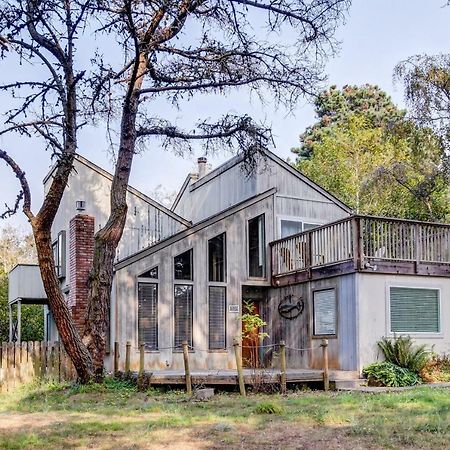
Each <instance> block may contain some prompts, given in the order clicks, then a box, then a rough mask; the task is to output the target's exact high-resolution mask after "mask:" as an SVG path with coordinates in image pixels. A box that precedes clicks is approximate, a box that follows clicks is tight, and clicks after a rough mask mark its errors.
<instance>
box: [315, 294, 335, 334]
mask: <svg viewBox="0 0 450 450" xmlns="http://www.w3.org/2000/svg"><path fill="white" fill-rule="evenodd" d="M313 310H314V335H316V336H330V335H335V334H336V333H337V325H336V291H335V289H324V290H323V291H315V292H314V294H313Z"/></svg>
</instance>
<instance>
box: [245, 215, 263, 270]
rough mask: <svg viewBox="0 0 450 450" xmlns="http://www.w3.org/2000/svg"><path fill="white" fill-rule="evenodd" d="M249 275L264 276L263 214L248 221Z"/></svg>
mask: <svg viewBox="0 0 450 450" xmlns="http://www.w3.org/2000/svg"><path fill="white" fill-rule="evenodd" d="M248 260H249V276H251V277H258V278H262V277H264V276H265V265H266V243H265V235H264V214H262V215H260V216H258V217H255V218H254V219H251V220H249V221H248Z"/></svg>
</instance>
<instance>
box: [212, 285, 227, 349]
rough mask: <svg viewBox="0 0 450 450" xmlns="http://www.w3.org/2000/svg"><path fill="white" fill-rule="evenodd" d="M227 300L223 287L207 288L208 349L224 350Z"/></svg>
mask: <svg viewBox="0 0 450 450" xmlns="http://www.w3.org/2000/svg"><path fill="white" fill-rule="evenodd" d="M226 312H227V299H226V288H225V286H210V287H209V349H210V350H222V349H225V348H226Z"/></svg>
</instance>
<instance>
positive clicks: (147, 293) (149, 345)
mask: <svg viewBox="0 0 450 450" xmlns="http://www.w3.org/2000/svg"><path fill="white" fill-rule="evenodd" d="M138 301H139V305H138V334H139V342H140V343H141V342H143V343H144V344H145V348H146V349H150V350H156V349H158V285H157V284H156V283H139V295H138Z"/></svg>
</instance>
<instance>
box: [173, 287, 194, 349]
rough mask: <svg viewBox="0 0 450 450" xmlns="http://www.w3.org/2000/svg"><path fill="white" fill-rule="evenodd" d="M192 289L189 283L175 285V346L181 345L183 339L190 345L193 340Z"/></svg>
mask: <svg viewBox="0 0 450 450" xmlns="http://www.w3.org/2000/svg"><path fill="white" fill-rule="evenodd" d="M192 290H193V286H192V285H188V284H176V285H175V286H174V322H175V342H174V346H175V347H180V348H181V344H182V343H183V341H187V342H188V344H189V345H190V346H192V345H193V343H192V342H193V341H192Z"/></svg>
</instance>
